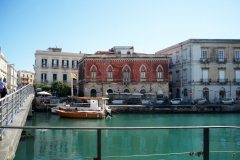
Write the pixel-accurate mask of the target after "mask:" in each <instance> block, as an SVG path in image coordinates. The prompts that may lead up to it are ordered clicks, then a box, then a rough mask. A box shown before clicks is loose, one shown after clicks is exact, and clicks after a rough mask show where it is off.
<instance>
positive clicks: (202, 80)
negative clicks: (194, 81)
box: [200, 78, 212, 84]
mask: <svg viewBox="0 0 240 160" xmlns="http://www.w3.org/2000/svg"><path fill="white" fill-rule="evenodd" d="M211 81H212V80H211V79H208V78H201V79H200V82H201V83H203V84H210V83H211Z"/></svg>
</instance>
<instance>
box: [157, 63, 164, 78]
mask: <svg viewBox="0 0 240 160" xmlns="http://www.w3.org/2000/svg"><path fill="white" fill-rule="evenodd" d="M156 72H157V79H161V78H163V67H162V66H161V65H160V64H159V65H158V66H157V68H156Z"/></svg>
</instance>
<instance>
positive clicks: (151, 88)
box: [79, 46, 169, 96]
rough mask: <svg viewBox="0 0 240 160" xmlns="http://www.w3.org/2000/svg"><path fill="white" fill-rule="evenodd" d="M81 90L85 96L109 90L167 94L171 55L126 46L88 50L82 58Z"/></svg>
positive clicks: (103, 94)
mask: <svg viewBox="0 0 240 160" xmlns="http://www.w3.org/2000/svg"><path fill="white" fill-rule="evenodd" d="M79 91H80V93H82V94H84V96H106V92H108V93H111V92H120V93H123V92H130V93H134V92H141V93H144V92H152V93H156V94H158V95H159V96H160V95H164V96H168V94H169V89H168V58H167V57H165V56H163V55H156V54H143V53H135V52H134V50H133V47H126V46H125V47H113V48H111V49H110V50H109V51H98V52H96V53H95V54H89V55H87V54H85V55H84V56H83V57H82V58H81V59H80V60H79Z"/></svg>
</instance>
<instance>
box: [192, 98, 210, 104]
mask: <svg viewBox="0 0 240 160" xmlns="http://www.w3.org/2000/svg"><path fill="white" fill-rule="evenodd" d="M193 103H194V104H207V103H208V101H207V99H206V98H197V99H195V100H194V101H193Z"/></svg>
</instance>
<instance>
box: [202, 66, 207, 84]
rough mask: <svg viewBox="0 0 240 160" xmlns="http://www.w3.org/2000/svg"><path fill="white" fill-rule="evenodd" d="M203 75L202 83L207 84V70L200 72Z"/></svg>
mask: <svg viewBox="0 0 240 160" xmlns="http://www.w3.org/2000/svg"><path fill="white" fill-rule="evenodd" d="M202 74H203V82H208V70H206V69H204V70H203V71H202Z"/></svg>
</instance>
